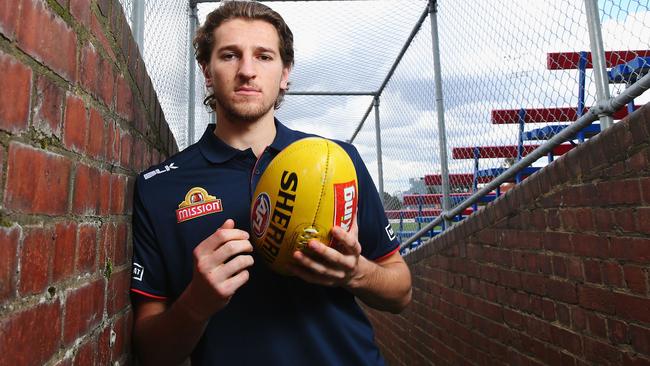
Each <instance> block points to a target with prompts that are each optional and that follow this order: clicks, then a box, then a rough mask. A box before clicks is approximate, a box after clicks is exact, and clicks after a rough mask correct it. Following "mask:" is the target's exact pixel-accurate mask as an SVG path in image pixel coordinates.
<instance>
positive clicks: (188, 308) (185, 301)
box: [173, 283, 211, 324]
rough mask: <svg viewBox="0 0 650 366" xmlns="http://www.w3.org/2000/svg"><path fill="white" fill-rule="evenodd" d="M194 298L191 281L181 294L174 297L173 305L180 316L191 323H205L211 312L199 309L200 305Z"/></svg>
mask: <svg viewBox="0 0 650 366" xmlns="http://www.w3.org/2000/svg"><path fill="white" fill-rule="evenodd" d="M195 298H196V296H194V291H193V287H192V283H190V285H188V286H187V288H186V289H185V291H183V293H182V294H181V296H179V297H178V299H176V301H175V302H174V304H173V306H174V307H175V308H176V309H177V311H178V312H180V313H181V316H183V317H184V318H186V319H187V320H188V321H190V322H191V323H195V324H202V323H206V322H207V321H208V319H210V316H211V314H206V312H205V311H201V307H200V306H199V304H198V303H197V301H195V300H194V299H195Z"/></svg>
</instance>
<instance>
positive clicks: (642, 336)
mask: <svg viewBox="0 0 650 366" xmlns="http://www.w3.org/2000/svg"><path fill="white" fill-rule="evenodd" d="M630 339H631V343H632V347H633V348H634V350H635V351H637V352H640V353H643V354H644V355H646V356H650V329H648V328H645V327H640V326H638V325H631V326H630Z"/></svg>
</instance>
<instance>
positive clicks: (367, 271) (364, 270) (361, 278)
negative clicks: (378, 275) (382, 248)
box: [346, 256, 377, 292]
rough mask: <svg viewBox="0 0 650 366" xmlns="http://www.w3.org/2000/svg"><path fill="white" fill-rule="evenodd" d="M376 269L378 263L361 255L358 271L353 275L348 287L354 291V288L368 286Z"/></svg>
mask: <svg viewBox="0 0 650 366" xmlns="http://www.w3.org/2000/svg"><path fill="white" fill-rule="evenodd" d="M376 270H377V264H375V263H374V262H373V261H370V260H368V259H366V258H365V257H363V256H359V263H358V265H357V271H356V273H354V274H353V275H352V277H351V278H350V280H349V281H348V283H347V285H346V287H347V288H348V289H349V290H351V291H353V292H354V290H358V289H363V288H365V287H367V284H368V281H369V279H370V278H372V275H373V273H374V271H376Z"/></svg>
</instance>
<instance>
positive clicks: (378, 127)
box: [373, 95, 384, 204]
mask: <svg viewBox="0 0 650 366" xmlns="http://www.w3.org/2000/svg"><path fill="white" fill-rule="evenodd" d="M373 106H374V107H375V138H376V142H377V174H378V176H377V178H378V180H379V182H377V184H378V185H379V187H378V188H379V198H380V199H381V203H382V204H383V203H384V166H383V163H382V160H381V124H380V123H379V95H375V98H374V100H373Z"/></svg>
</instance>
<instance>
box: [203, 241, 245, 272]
mask: <svg viewBox="0 0 650 366" xmlns="http://www.w3.org/2000/svg"><path fill="white" fill-rule="evenodd" d="M251 252H253V245H252V244H251V242H250V241H248V240H230V241H228V242H227V243H225V244H223V245H222V246H220V247H219V248H217V249H216V250H215V251H213V252H211V253H209V254H208V255H206V257H209V259H206V260H209V261H210V263H212V265H213V266H218V265H220V264H223V263H225V262H227V261H228V259H230V258H233V257H235V256H236V255H239V254H243V253H251Z"/></svg>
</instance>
